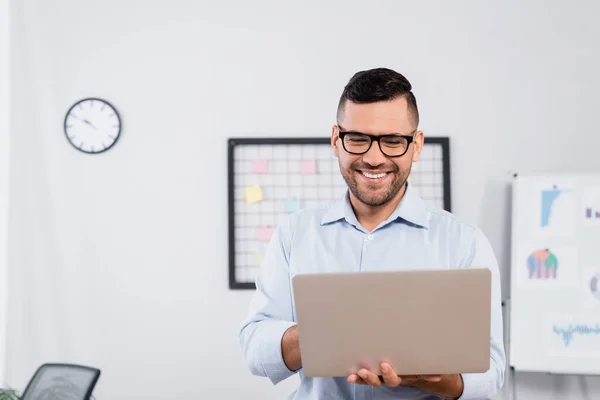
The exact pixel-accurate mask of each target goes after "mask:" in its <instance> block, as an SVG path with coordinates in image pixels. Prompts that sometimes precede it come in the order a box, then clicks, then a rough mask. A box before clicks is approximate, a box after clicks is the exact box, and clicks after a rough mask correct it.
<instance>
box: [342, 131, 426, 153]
mask: <svg viewBox="0 0 600 400" xmlns="http://www.w3.org/2000/svg"><path fill="white" fill-rule="evenodd" d="M416 132H417V130H416V129H415V131H414V132H413V133H412V134H411V135H399V134H391V135H380V136H376V135H369V134H367V133H362V132H352V131H347V132H345V131H342V130H341V128H340V127H339V126H338V135H339V137H340V139H341V140H342V146H344V150H346V151H347V152H348V153H350V154H356V155H360V154H365V153H366V152H367V151H369V149H370V148H371V145H372V144H373V141H375V142H378V144H379V150H381V152H382V153H383V154H385V155H386V156H388V157H401V156H403V155H404V154H406V152H407V151H408V146H409V145H410V144H411V143H412V142H413V141H414V139H415V133H416Z"/></svg>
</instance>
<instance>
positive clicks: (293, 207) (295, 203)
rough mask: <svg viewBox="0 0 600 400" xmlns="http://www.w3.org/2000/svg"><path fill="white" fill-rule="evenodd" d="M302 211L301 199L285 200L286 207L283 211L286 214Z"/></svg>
mask: <svg viewBox="0 0 600 400" xmlns="http://www.w3.org/2000/svg"><path fill="white" fill-rule="evenodd" d="M299 209H300V199H299V198H297V197H288V198H287V199H286V200H285V205H284V207H283V211H284V212H286V213H289V214H291V213H295V212H296V211H298V210H299Z"/></svg>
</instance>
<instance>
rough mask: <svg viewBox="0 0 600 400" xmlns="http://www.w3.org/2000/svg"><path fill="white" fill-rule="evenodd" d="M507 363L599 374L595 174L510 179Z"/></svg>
mask: <svg viewBox="0 0 600 400" xmlns="http://www.w3.org/2000/svg"><path fill="white" fill-rule="evenodd" d="M511 233H512V239H511V247H512V257H511V284H510V330H509V332H510V339H509V340H510V342H509V343H510V346H509V364H510V365H511V366H512V367H514V368H515V370H521V371H538V372H548V373H557V374H581V375H587V374H592V375H595V374H600V173H599V174H583V175H555V176H521V175H519V176H516V177H515V179H514V182H513V204H512V232H511Z"/></svg>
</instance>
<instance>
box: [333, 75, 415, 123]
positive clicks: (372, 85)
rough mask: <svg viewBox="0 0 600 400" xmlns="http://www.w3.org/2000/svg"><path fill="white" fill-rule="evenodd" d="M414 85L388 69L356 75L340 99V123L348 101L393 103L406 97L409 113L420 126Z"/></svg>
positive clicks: (338, 111)
mask: <svg viewBox="0 0 600 400" xmlns="http://www.w3.org/2000/svg"><path fill="white" fill-rule="evenodd" d="M411 90H412V85H411V84H410V82H409V81H408V79H406V78H405V77H404V75H402V74H400V73H398V72H396V71H393V70H391V69H388V68H375V69H370V70H366V71H360V72H357V73H356V74H354V76H353V77H352V78H350V81H348V84H347V85H346V87H344V91H343V92H342V95H341V97H340V102H339V104H338V110H337V120H338V123H339V122H340V120H341V119H342V117H343V113H344V108H345V106H346V102H347V101H351V102H353V103H356V104H366V103H375V102H378V101H392V100H396V99H397V98H399V97H405V98H406V102H407V103H408V112H409V113H410V114H411V115H412V116H413V117H414V119H415V122H416V125H417V126H418V125H419V110H418V108H417V99H416V98H415V95H414V94H413V93H412V91H411Z"/></svg>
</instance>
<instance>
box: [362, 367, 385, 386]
mask: <svg viewBox="0 0 600 400" xmlns="http://www.w3.org/2000/svg"><path fill="white" fill-rule="evenodd" d="M358 376H360V377H361V378H362V379H363V380H364V381H365V383H366V384H368V385H372V386H381V385H383V382H381V379H379V376H377V375H375V374H374V373H372V372H370V371H368V370H366V369H364V368H363V369H361V370H359V371H358Z"/></svg>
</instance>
